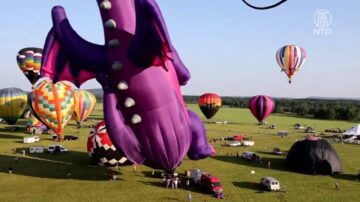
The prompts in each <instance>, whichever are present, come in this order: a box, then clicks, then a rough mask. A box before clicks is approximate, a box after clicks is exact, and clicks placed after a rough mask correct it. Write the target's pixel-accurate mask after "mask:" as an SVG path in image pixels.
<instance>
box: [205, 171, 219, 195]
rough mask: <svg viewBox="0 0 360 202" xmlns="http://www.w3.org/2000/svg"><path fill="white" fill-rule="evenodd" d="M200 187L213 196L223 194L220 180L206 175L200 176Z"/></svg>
mask: <svg viewBox="0 0 360 202" xmlns="http://www.w3.org/2000/svg"><path fill="white" fill-rule="evenodd" d="M201 187H203V188H204V189H206V190H207V191H209V192H211V193H215V194H217V193H222V192H223V186H222V185H221V184H220V179H219V178H217V177H215V176H213V175H211V174H208V173H203V174H202V175H201Z"/></svg>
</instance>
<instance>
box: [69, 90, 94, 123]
mask: <svg viewBox="0 0 360 202" xmlns="http://www.w3.org/2000/svg"><path fill="white" fill-rule="evenodd" d="M74 94H75V109H74V114H73V119H74V120H75V121H76V122H77V123H78V124H80V123H81V122H83V121H84V120H85V119H87V118H88V117H89V115H90V113H91V112H92V111H93V109H94V107H95V104H96V98H95V95H94V94H92V93H90V92H89V91H86V90H76V91H75V92H74Z"/></svg>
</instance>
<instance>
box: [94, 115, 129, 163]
mask: <svg viewBox="0 0 360 202" xmlns="http://www.w3.org/2000/svg"><path fill="white" fill-rule="evenodd" d="M87 151H88V154H89V156H90V158H91V162H92V164H94V165H100V166H124V165H131V164H132V163H131V162H130V161H128V160H127V158H126V157H125V156H124V154H123V153H122V152H121V151H120V150H118V149H116V148H115V146H114V145H113V143H112V142H111V139H110V137H109V135H108V133H107V131H106V126H105V122H104V121H101V122H100V123H98V124H97V125H96V126H95V128H93V129H92V130H91V131H90V134H89V137H88V140H87Z"/></svg>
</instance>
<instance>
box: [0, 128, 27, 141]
mask: <svg viewBox="0 0 360 202" xmlns="http://www.w3.org/2000/svg"><path fill="white" fill-rule="evenodd" d="M1 129H2V128H1ZM1 129H0V132H1ZM7 133H12V132H9V131H7ZM0 139H23V136H19V135H8V134H2V133H0Z"/></svg>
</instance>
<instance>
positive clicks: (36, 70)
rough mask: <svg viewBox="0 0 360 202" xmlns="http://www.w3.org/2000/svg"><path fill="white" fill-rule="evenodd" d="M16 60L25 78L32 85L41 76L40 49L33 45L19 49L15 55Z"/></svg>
mask: <svg viewBox="0 0 360 202" xmlns="http://www.w3.org/2000/svg"><path fill="white" fill-rule="evenodd" d="M16 60H17V64H18V66H19V67H20V69H21V71H22V72H23V73H24V74H25V76H26V78H28V79H29V81H30V83H31V84H32V85H34V84H35V83H36V82H37V81H38V80H39V78H40V77H41V76H40V67H41V60H42V49H41V48H33V47H30V48H24V49H21V50H20V51H19V52H18V54H17V56H16Z"/></svg>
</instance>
